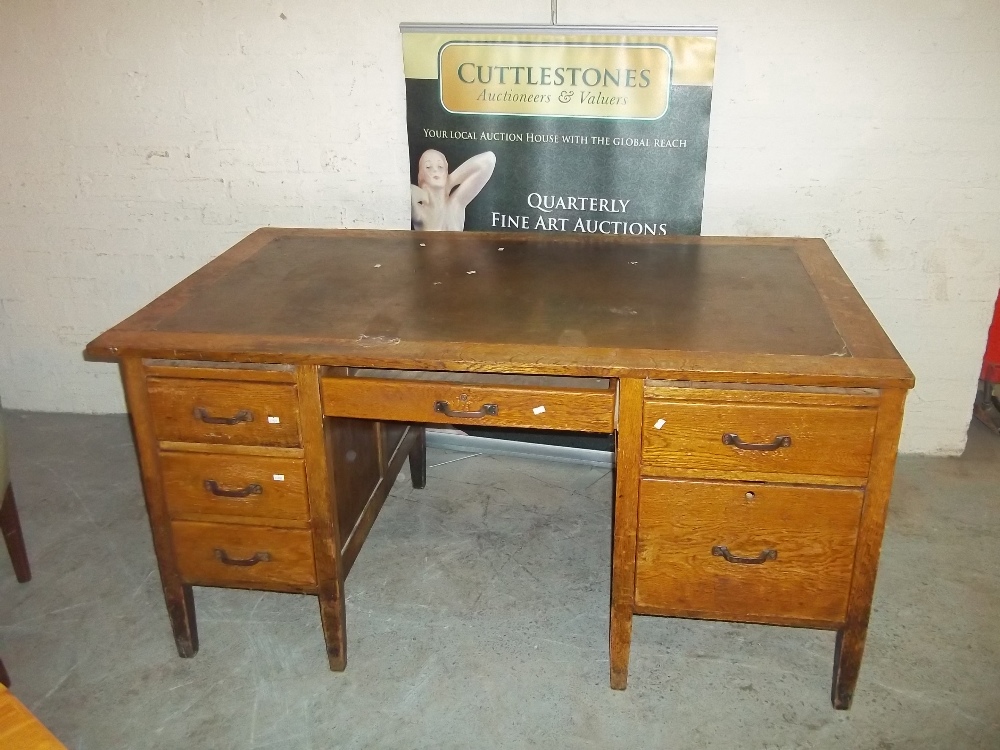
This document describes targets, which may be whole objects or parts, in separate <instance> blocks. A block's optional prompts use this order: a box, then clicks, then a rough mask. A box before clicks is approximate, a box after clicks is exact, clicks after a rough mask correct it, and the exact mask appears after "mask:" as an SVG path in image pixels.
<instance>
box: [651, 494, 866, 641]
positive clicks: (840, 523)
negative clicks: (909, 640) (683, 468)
mask: <svg viewBox="0 0 1000 750" xmlns="http://www.w3.org/2000/svg"><path fill="white" fill-rule="evenodd" d="M862 499H863V492H862V490H860V489H845V488H833V487H797V486H790V485H773V484H765V483H759V484H758V483H748V482H698V481H687V480H669V479H644V480H642V482H641V486H640V492H639V519H638V520H639V527H638V541H637V550H636V575H635V602H636V608H637V611H646V612H650V613H655V614H669V615H677V616H681V617H706V618H709V619H723V620H741V621H750V622H787V623H789V624H818V625H823V626H831V625H836V624H838V623H842V622H843V620H844V618H845V617H846V612H847V598H848V593H849V591H850V582H851V573H852V571H853V567H854V552H855V547H856V544H857V534H858V527H859V524H860V518H861V505H862Z"/></svg>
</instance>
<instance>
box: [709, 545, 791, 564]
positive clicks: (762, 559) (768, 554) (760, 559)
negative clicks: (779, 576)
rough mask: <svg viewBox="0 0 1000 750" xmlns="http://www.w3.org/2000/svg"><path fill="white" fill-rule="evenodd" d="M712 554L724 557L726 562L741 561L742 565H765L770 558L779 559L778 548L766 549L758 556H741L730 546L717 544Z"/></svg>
mask: <svg viewBox="0 0 1000 750" xmlns="http://www.w3.org/2000/svg"><path fill="white" fill-rule="evenodd" d="M712 554H713V555H714V556H715V557H724V558H725V559H726V562H731V563H739V564H740V565H763V564H764V563H766V562H767V561H768V560H777V559H778V550H776V549H766V550H764V551H763V552H761V553H760V554H759V555H757V557H739V556H738V555H734V554H733V553H732V552H730V551H729V547H722V546H720V545H716V546H714V547H712Z"/></svg>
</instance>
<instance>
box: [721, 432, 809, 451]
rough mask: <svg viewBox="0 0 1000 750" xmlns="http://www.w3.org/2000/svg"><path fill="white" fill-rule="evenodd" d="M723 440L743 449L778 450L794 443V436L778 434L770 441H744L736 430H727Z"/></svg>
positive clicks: (727, 443)
mask: <svg viewBox="0 0 1000 750" xmlns="http://www.w3.org/2000/svg"><path fill="white" fill-rule="evenodd" d="M722 442H723V443H725V444H726V445H732V446H735V447H737V448H739V449H740V450H743V451H776V450H778V448H787V447H789V446H790V445H791V444H792V437H791V435H778V437H776V438H775V439H774V440H772V441H771V442H770V443H744V442H743V441H742V440H740V436H739V435H737V434H736V433H735V432H727V433H725V434H724V435H723V436H722Z"/></svg>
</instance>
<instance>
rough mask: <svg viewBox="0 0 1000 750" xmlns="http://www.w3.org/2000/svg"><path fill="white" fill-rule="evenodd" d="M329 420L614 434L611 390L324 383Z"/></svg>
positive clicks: (390, 382) (346, 381) (395, 382)
mask: <svg viewBox="0 0 1000 750" xmlns="http://www.w3.org/2000/svg"><path fill="white" fill-rule="evenodd" d="M323 410H324V413H325V414H326V415H327V416H338V417H354V418H360V419H385V420H393V421H400V422H435V423H443V424H459V425H462V424H472V425H477V426H484V427H529V428H530V427H534V428H538V429H550V430H574V431H579V432H612V431H613V430H614V410H615V394H614V391H613V390H611V389H605V390H597V389H593V390H591V389H585V388H579V389H577V388H546V387H539V386H513V385H488V384H482V383H454V382H424V381H408V380H390V379H379V378H324V379H323Z"/></svg>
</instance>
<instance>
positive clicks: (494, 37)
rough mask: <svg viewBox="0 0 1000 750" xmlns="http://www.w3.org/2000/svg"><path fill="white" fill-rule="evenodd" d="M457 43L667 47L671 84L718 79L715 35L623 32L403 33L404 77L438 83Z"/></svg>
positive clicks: (703, 83) (698, 83)
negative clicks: (445, 53)
mask: <svg viewBox="0 0 1000 750" xmlns="http://www.w3.org/2000/svg"><path fill="white" fill-rule="evenodd" d="M454 42H473V43H480V44H488V43H491V42H505V43H510V44H517V43H522V44H546V45H552V44H566V45H570V44H591V45H595V46H622V45H640V46H641V45H647V46H660V47H666V49H667V50H668V51H669V52H670V56H671V58H672V66H671V81H670V82H671V84H672V85H674V86H711V85H712V82H713V79H714V77H715V48H716V40H715V36H714V34H710V33H704V35H688V34H673V35H657V34H649V33H646V34H643V33H633V32H631V31H628V30H623V32H622V33H621V34H611V33H593V34H591V33H574V34H566V33H559V32H558V31H557V32H553V33H545V34H541V33H531V34H525V33H511V34H505V33H499V32H489V33H483V32H468V31H455V32H439V31H433V32H429V31H419V30H407V29H405V28H404V29H403V74H404V76H406V77H407V78H418V79H425V80H437V79H438V77H439V75H438V59H439V53H440V50H441V48H442V47H444V46H445V45H447V44H449V43H454Z"/></svg>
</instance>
